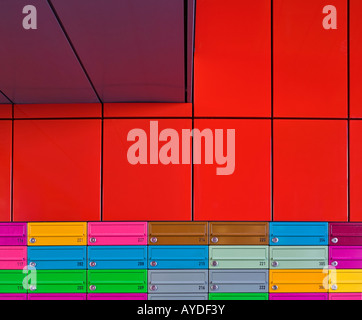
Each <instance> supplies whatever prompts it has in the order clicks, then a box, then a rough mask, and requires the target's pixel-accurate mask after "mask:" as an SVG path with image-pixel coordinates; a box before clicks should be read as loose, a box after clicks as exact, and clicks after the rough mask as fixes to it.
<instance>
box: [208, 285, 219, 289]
mask: <svg viewBox="0 0 362 320" xmlns="http://www.w3.org/2000/svg"><path fill="white" fill-rule="evenodd" d="M210 289H211V290H213V291H215V290H217V289H219V286H218V285H216V284H213V285H212V286H211V287H210Z"/></svg>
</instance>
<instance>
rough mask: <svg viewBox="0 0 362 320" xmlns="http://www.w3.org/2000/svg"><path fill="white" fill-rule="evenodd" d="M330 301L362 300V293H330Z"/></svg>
mask: <svg viewBox="0 0 362 320" xmlns="http://www.w3.org/2000/svg"><path fill="white" fill-rule="evenodd" d="M329 300H362V293H330V294H329Z"/></svg>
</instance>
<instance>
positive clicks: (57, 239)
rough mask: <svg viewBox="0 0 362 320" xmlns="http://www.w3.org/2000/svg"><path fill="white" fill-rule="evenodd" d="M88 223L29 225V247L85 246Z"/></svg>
mask: <svg viewBox="0 0 362 320" xmlns="http://www.w3.org/2000/svg"><path fill="white" fill-rule="evenodd" d="M86 243H87V223H86V222H50V223H48V222H44V223H43V222H42V223H29V224H28V245H29V246H85V245H86Z"/></svg>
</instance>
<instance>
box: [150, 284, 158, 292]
mask: <svg viewBox="0 0 362 320" xmlns="http://www.w3.org/2000/svg"><path fill="white" fill-rule="evenodd" d="M157 289H158V288H157V286H155V285H153V286H151V287H150V290H151V291H156V290H157Z"/></svg>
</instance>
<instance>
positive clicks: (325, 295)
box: [269, 293, 328, 300]
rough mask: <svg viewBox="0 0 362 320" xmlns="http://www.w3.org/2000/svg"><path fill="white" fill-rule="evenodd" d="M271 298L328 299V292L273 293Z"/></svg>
mask: <svg viewBox="0 0 362 320" xmlns="http://www.w3.org/2000/svg"><path fill="white" fill-rule="evenodd" d="M269 300H328V293H271V294H270V295H269Z"/></svg>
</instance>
